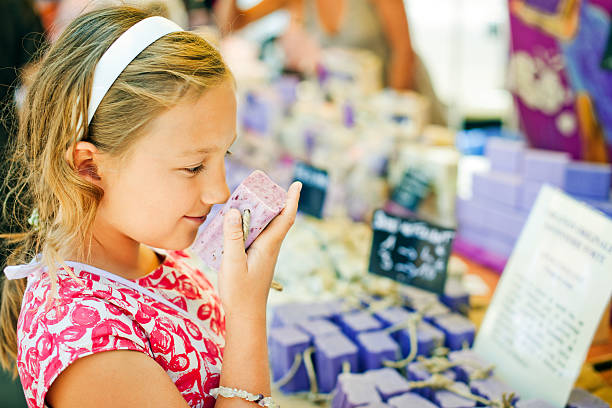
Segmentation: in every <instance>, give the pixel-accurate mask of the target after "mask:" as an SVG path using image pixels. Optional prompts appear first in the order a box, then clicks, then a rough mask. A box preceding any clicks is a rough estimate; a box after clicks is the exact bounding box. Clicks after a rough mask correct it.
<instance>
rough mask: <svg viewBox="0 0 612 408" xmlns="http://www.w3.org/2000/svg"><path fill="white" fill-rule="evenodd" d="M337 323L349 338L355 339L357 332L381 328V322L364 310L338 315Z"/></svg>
mask: <svg viewBox="0 0 612 408" xmlns="http://www.w3.org/2000/svg"><path fill="white" fill-rule="evenodd" d="M338 324H339V325H340V327H341V328H342V331H343V332H344V334H346V335H347V336H348V337H349V338H350V339H351V340H353V341H355V340H356V339H357V334H359V333H362V332H368V331H375V330H380V329H382V323H381V322H380V321H378V320H377V319H376V318H375V317H374V316H372V315H371V314H369V313H366V312H354V313H347V314H343V315H341V316H340V318H339V319H338Z"/></svg>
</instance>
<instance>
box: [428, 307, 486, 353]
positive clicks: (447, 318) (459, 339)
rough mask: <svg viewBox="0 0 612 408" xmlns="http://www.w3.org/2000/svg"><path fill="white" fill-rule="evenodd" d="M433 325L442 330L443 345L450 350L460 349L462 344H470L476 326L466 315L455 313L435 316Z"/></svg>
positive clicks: (472, 340)
mask: <svg viewBox="0 0 612 408" xmlns="http://www.w3.org/2000/svg"><path fill="white" fill-rule="evenodd" d="M433 324H434V326H436V327H437V328H438V329H440V330H442V331H443V332H444V334H445V335H446V342H445V344H444V345H445V346H446V347H448V348H449V349H451V350H461V349H462V348H463V345H464V344H467V345H468V346H470V347H471V346H472V343H473V342H474V332H475V331H476V328H475V327H474V323H472V322H471V321H470V320H469V319H467V318H466V317H463V316H461V315H458V314H456V313H453V314H449V315H444V316H437V317H435V318H434V321H433Z"/></svg>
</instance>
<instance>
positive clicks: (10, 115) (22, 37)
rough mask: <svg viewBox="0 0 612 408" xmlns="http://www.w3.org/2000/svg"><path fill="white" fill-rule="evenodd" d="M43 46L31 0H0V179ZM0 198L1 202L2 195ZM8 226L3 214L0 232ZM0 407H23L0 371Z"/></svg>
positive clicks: (3, 252) (17, 388)
mask: <svg viewBox="0 0 612 408" xmlns="http://www.w3.org/2000/svg"><path fill="white" fill-rule="evenodd" d="M43 44H44V35H43V27H42V24H41V22H40V18H39V16H38V15H37V14H36V13H35V11H34V4H33V0H0V50H2V51H1V52H0V112H1V115H0V119H1V120H0V156H1V158H0V177H2V178H4V177H6V168H5V166H6V157H7V154H6V153H7V150H8V148H9V147H10V145H11V142H12V139H13V135H14V134H15V130H16V127H17V116H16V91H17V89H18V87H19V85H20V78H21V77H22V75H21V72H22V71H21V70H22V69H23V68H24V67H26V66H27V64H28V63H29V62H30V61H32V59H33V58H34V57H35V56H36V55H37V53H38V50H39V48H40V47H41V46H43ZM0 195H1V197H2V199H3V201H4V196H5V192H4V191H1V192H0ZM9 228H10V226H9V225H7V222H6V221H5V217H4V214H3V215H2V218H1V222H0V232H3V233H4V232H8V230H9ZM7 252H8V248H6V247H5V246H4V240H2V243H1V244H0V260H1V264H2V268H4V264H5V260H6V256H7ZM0 396H1V399H0V401H1V402H0V405H2V407H3V408H18V407H19V408H21V407H25V406H26V402H25V398H24V395H23V390H22V388H21V385H20V384H19V383H18V382H17V381H15V380H14V379H12V378H11V377H10V376H9V375H8V374H7V373H6V372H4V371H3V370H0Z"/></svg>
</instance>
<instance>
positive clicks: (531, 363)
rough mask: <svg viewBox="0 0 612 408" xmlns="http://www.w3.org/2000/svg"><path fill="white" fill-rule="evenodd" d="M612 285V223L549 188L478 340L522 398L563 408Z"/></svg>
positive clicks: (480, 348) (540, 199)
mask: <svg viewBox="0 0 612 408" xmlns="http://www.w3.org/2000/svg"><path fill="white" fill-rule="evenodd" d="M611 291H612V221H610V220H609V219H608V218H606V217H604V216H603V215H601V214H600V213H598V212H597V211H594V210H592V209H591V208H589V207H588V206H586V205H585V204H582V203H579V202H578V201H575V200H574V199H572V198H570V197H568V196H567V195H565V194H564V193H562V192H561V191H559V190H556V189H553V188H551V187H548V186H544V187H543V188H542V190H541V192H540V194H539V196H538V199H537V201H536V204H535V206H534V208H533V210H532V212H531V214H530V216H529V219H528V221H527V224H526V225H525V227H524V229H523V232H522V233H521V236H520V238H519V241H518V243H517V245H516V247H515V249H514V252H513V253H512V255H511V257H510V259H509V261H508V264H507V266H506V269H505V270H504V273H503V275H502V277H501V279H500V282H499V284H498V286H497V289H496V291H495V294H494V296H493V300H492V302H491V304H490V306H489V309H488V311H487V314H486V316H485V319H484V321H483V323H482V326H481V328H480V331H479V333H478V336H477V338H476V341H475V344H474V351H475V352H476V353H478V354H479V355H480V356H481V357H483V358H485V359H486V360H487V361H489V362H490V363H492V364H494V365H495V372H496V374H497V375H499V377H501V379H503V380H504V381H505V382H506V383H507V384H508V385H510V386H511V387H513V388H514V389H515V390H516V392H517V393H518V395H520V396H521V399H530V398H539V399H543V400H545V401H547V402H549V403H550V404H552V405H553V406H556V407H559V408H563V407H565V405H566V403H567V399H568V398H569V394H570V392H571V390H572V388H573V385H574V382H575V381H576V378H577V376H578V374H579V372H580V369H581V367H582V365H583V363H584V360H585V358H586V354H587V352H588V349H589V346H590V344H591V340H592V338H593V335H594V333H595V330H596V329H597V326H598V324H599V321H600V319H601V316H602V314H603V311H604V309H605V307H606V305H607V304H608V301H609V300H610V294H611Z"/></svg>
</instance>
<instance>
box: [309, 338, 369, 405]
mask: <svg viewBox="0 0 612 408" xmlns="http://www.w3.org/2000/svg"><path fill="white" fill-rule="evenodd" d="M314 343H315V348H316V350H317V351H316V353H315V358H314V362H315V370H316V372H317V379H318V383H319V391H320V392H323V393H326V392H331V391H332V390H333V389H334V387H335V386H336V379H337V377H338V374H340V373H341V372H342V365H343V363H344V362H347V363H348V364H350V366H351V372H357V362H358V349H357V346H356V345H355V344H354V343H353V342H352V341H350V340H349V339H348V338H347V337H346V336H344V335H342V334H336V335H332V336H323V337H316V338H315V340H314Z"/></svg>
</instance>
